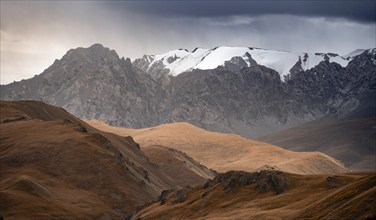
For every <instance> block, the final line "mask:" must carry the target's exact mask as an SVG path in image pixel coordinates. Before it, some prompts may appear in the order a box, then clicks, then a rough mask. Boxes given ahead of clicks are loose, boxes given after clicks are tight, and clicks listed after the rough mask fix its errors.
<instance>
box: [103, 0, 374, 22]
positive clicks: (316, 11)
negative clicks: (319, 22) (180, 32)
mask: <svg viewBox="0 0 376 220" xmlns="http://www.w3.org/2000/svg"><path fill="white" fill-rule="evenodd" d="M103 4H104V6H106V7H110V8H113V9H114V10H121V11H127V10H130V11H134V12H138V13H145V14H154V15H159V16H174V17H181V16H187V17H223V16H233V15H249V16H259V15H265V14H271V15H273V14H274V15H275V14H283V15H298V16H311V17H337V18H346V19H349V20H356V21H360V22H371V23H374V22H376V1H374V0H342V1H340V0H327V1H323V0H318V1H317V0H288V1H281V0H264V1H261V0H258V1H257V0H256V1H242V0H240V1H237V0H234V1H210V0H206V1H205V0H204V1H196V0H193V1H189V0H181V1H125V2H104V3H103Z"/></svg>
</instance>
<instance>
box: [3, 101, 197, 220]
mask: <svg viewBox="0 0 376 220" xmlns="http://www.w3.org/2000/svg"><path fill="white" fill-rule="evenodd" d="M0 119H1V120H0V122H1V123H0V167H1V169H0V175H1V180H0V190H1V192H0V202H1V205H0V213H1V215H2V216H3V217H5V219H30V218H31V219H33V218H34V219H72V218H74V219H96V218H107V217H111V218H113V219H123V218H125V217H126V216H127V215H128V214H129V213H130V212H131V211H132V210H133V209H134V208H135V207H137V206H139V205H142V204H144V202H147V201H150V200H153V199H155V198H156V197H157V196H158V195H159V194H160V192H161V191H162V190H164V189H168V188H174V187H177V186H178V185H179V184H178V183H177V182H178V181H176V180H175V179H174V177H170V176H168V172H164V171H163V170H162V169H161V168H160V167H159V166H158V165H157V164H155V163H153V162H151V161H150V160H149V158H147V157H146V156H145V154H144V153H143V152H142V151H141V150H140V149H139V146H138V144H137V143H135V142H134V141H133V139H132V138H130V137H120V136H117V135H114V134H111V133H105V132H101V131H99V130H97V129H95V128H93V127H91V126H89V125H88V124H86V123H85V122H83V121H81V120H79V119H77V118H75V117H74V116H72V115H70V114H68V113H67V112H66V111H64V110H63V109H61V108H57V107H54V106H51V105H46V104H44V103H42V102H35V101H16V102H8V101H0ZM190 175H191V176H195V177H197V175H195V174H192V173H190ZM199 177H201V176H199ZM198 179H199V181H198V182H197V183H196V184H198V183H201V182H202V181H204V180H203V178H201V179H200V178H198ZM31 201H32V202H31Z"/></svg>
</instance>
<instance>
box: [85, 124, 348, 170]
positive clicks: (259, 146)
mask: <svg viewBox="0 0 376 220" xmlns="http://www.w3.org/2000/svg"><path fill="white" fill-rule="evenodd" d="M86 122H87V123H89V124H90V125H92V126H93V127H96V128H98V129H100V130H103V131H107V132H111V133H115V134H118V135H121V136H128V135H129V136H132V137H133V138H134V139H135V141H136V142H137V143H139V144H140V146H141V148H142V149H145V150H146V151H147V149H148V148H150V147H152V146H164V147H168V148H172V149H176V150H179V151H182V152H184V153H187V154H188V155H190V156H191V157H192V158H194V159H195V160H197V161H198V162H200V163H201V164H203V165H205V166H206V167H208V168H211V169H214V170H216V171H219V172H226V171H229V170H244V171H255V170H260V169H265V168H267V167H269V168H270V167H273V168H274V169H278V170H282V171H285V172H290V173H297V174H317V173H340V172H345V171H346V168H345V167H344V166H343V164H342V163H341V162H339V161H337V160H335V159H334V158H332V157H329V156H328V155H325V154H323V153H320V152H292V151H288V150H284V149H282V148H280V147H277V146H274V145H271V144H267V143H264V142H259V141H253V140H249V139H246V138H243V137H241V136H239V135H234V134H223V133H217V132H209V131H205V130H203V129H200V128H198V127H195V126H193V125H191V124H189V123H173V124H163V125H160V126H156V127H152V128H145V129H127V128H118V127H112V126H109V125H107V124H105V123H103V122H100V121H95V120H87V121H86Z"/></svg>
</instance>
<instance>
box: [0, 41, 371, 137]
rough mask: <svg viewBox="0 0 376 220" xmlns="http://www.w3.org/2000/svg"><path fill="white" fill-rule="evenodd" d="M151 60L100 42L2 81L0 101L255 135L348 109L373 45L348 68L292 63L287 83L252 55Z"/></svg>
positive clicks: (365, 76) (117, 121)
mask: <svg viewBox="0 0 376 220" xmlns="http://www.w3.org/2000/svg"><path fill="white" fill-rule="evenodd" d="M182 53H185V52H184V51H182ZM153 59H154V58H153V57H151V56H144V57H143V59H138V60H136V61H134V62H133V64H132V63H131V62H130V60H129V59H124V58H119V57H118V55H117V54H116V52H115V51H111V50H109V49H108V48H104V47H103V46H102V45H99V44H96V45H93V46H92V47H90V48H87V49H84V48H78V49H74V50H70V51H69V52H68V53H67V54H66V55H65V56H64V57H63V58H62V59H61V60H56V61H55V62H54V64H53V65H51V66H50V67H49V68H48V69H46V70H45V71H44V72H43V73H42V74H40V75H38V76H35V77H34V78H32V79H29V80H23V81H21V82H16V83H12V84H9V85H5V86H1V99H13V100H14V99H16V100H17V99H35V100H42V101H45V102H47V103H51V104H54V105H57V106H62V107H63V108H65V109H66V110H68V111H69V112H71V113H73V114H75V115H76V116H78V117H81V118H93V119H99V120H103V121H105V122H107V123H109V124H111V125H116V126H125V127H132V128H140V127H150V126H154V125H158V124H161V123H166V122H176V121H186V122H189V123H192V124H195V125H197V126H199V127H202V128H205V129H209V130H214V131H222V132H234V133H238V134H242V135H244V136H247V137H257V136H261V135H265V134H267V133H270V132H273V131H276V130H278V129H282V128H286V127H291V126H293V125H296V124H300V123H303V122H307V121H311V120H313V119H316V118H320V117H322V116H326V115H334V116H343V115H346V114H348V113H350V112H352V111H354V110H356V109H357V108H358V107H359V106H362V105H363V104H364V103H365V102H366V100H367V97H368V96H369V95H368V93H369V92H370V91H371V90H372V89H375V88H376V86H375V78H376V76H375V75H376V74H375V72H376V62H375V50H373V51H372V50H371V51H366V52H364V53H362V54H361V55H359V56H356V57H355V58H354V59H353V60H352V61H351V62H350V63H349V64H348V67H346V68H344V67H342V66H340V65H339V64H336V63H333V62H332V63H330V62H329V61H322V62H321V63H320V64H319V65H317V66H316V67H314V68H312V69H310V70H307V71H302V69H301V65H300V64H299V63H297V64H296V68H293V69H292V71H291V74H290V75H288V76H287V77H286V79H285V80H286V82H282V81H281V79H280V74H278V73H277V72H276V71H274V70H272V69H270V68H267V67H264V66H261V65H258V64H257V63H256V61H255V60H253V59H252V56H251V55H250V54H245V55H244V56H243V57H233V58H232V59H231V60H229V61H226V62H225V64H224V66H220V67H217V68H215V69H211V70H199V69H195V70H193V71H191V72H186V73H182V74H179V75H177V76H175V77H174V76H170V75H168V74H167V73H164V72H163V71H165V69H164V68H162V67H158V63H154V65H155V69H153V71H152V72H153V74H151V73H150V74H149V73H145V72H144V71H143V70H147V69H148V66H149V64H150V63H151V62H153ZM174 59H175V60H176V59H177V57H173V56H172V57H171V59H170V61H168V60H167V61H168V62H176V61H175V60H174ZM302 59H303V60H299V61H298V62H304V59H305V57H302ZM298 67H300V69H299V68H298ZM153 68H154V67H153ZM148 71H150V69H149V70H148ZM155 71H157V72H158V71H159V72H158V73H156V72H155ZM162 72H163V73H162Z"/></svg>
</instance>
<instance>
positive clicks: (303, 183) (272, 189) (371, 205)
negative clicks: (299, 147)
mask: <svg viewBox="0 0 376 220" xmlns="http://www.w3.org/2000/svg"><path fill="white" fill-rule="evenodd" d="M375 197H376V175H375V174H374V173H358V174H341V175H335V176H328V175H296V174H288V173H283V172H278V171H261V172H257V173H247V172H235V171H231V172H227V173H223V174H220V175H218V176H217V177H216V178H215V179H214V180H210V181H208V182H207V183H206V184H204V185H202V186H198V187H195V188H184V189H180V190H175V191H164V192H163V193H162V194H161V196H160V197H159V199H158V200H157V201H154V202H152V203H149V204H148V205H146V206H144V207H140V208H139V209H138V210H137V211H136V212H135V213H134V214H133V216H132V218H131V219H205V220H207V219H210V220H211V219H213V220H214V219H221V220H223V219H274V220H277V219H374V218H375V217H376V208H375V207H376V200H375Z"/></svg>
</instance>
